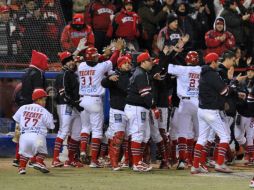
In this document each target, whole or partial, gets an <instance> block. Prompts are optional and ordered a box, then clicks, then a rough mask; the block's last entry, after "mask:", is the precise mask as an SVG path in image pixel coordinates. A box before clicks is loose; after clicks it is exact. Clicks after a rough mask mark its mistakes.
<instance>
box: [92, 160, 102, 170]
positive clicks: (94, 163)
mask: <svg viewBox="0 0 254 190" xmlns="http://www.w3.org/2000/svg"><path fill="white" fill-rule="evenodd" d="M89 167H90V168H102V166H101V165H100V164H99V162H98V161H97V162H93V161H92V162H91V163H90V165H89Z"/></svg>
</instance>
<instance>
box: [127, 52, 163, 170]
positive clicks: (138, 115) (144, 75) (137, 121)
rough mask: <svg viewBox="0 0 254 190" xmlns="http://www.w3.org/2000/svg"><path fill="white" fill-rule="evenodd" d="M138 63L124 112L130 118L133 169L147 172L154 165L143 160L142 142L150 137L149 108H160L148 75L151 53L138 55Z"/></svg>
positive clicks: (150, 65) (129, 129) (150, 67)
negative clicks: (157, 105) (154, 99)
mask: <svg viewBox="0 0 254 190" xmlns="http://www.w3.org/2000/svg"><path fill="white" fill-rule="evenodd" d="M137 63H138V66H137V67H136V69H135V71H134V73H133V75H132V77H131V78H130V84H129V90H128V95H127V98H126V103H127V104H126V106H125V108H124V112H125V114H126V116H127V118H128V134H129V135H130V136H131V147H130V148H131V153H132V162H133V171H140V172H146V171H150V170H151V169H152V167H151V166H149V165H147V164H145V163H144V162H143V161H142V156H143V151H142V146H141V143H142V142H147V139H148V140H149V138H150V131H148V129H149V127H147V125H148V115H149V109H151V108H152V111H154V112H157V113H158V112H159V110H158V109H156V107H155V105H153V96H152V91H151V90H152V86H151V83H150V79H149V75H148V71H150V70H151V69H152V67H153V63H152V61H151V58H150V55H149V53H141V54H140V55H139V56H138V57H137ZM148 134H149V135H148Z"/></svg>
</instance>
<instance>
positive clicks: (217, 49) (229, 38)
mask: <svg viewBox="0 0 254 190" xmlns="http://www.w3.org/2000/svg"><path fill="white" fill-rule="evenodd" d="M218 19H220V20H223V22H224V30H223V31H221V32H219V31H217V30H216V22H217V20H218ZM213 28H214V29H213V30H210V31H208V32H207V33H206V34H205V43H206V46H207V49H206V50H205V52H204V54H205V55H206V54H208V53H212V52H214V53H217V54H218V55H222V54H223V52H225V51H226V50H228V49H231V48H233V47H234V46H235V37H234V35H233V34H232V33H230V32H228V31H226V23H225V20H224V19H223V18H222V17H218V18H216V20H215V22H214V25H213ZM223 34H225V35H226V39H225V40H224V41H223V42H222V41H221V40H218V39H216V38H217V37H220V36H222V35H223Z"/></svg>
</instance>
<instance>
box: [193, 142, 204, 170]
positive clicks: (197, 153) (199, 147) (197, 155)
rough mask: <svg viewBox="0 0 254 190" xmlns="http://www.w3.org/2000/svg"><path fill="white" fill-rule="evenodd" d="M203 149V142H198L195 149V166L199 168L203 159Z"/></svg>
mask: <svg viewBox="0 0 254 190" xmlns="http://www.w3.org/2000/svg"><path fill="white" fill-rule="evenodd" d="M202 150H203V146H202V145H201V144H196V145H195V149H194V160H193V166H194V167H195V168H199V163H200V160H201V152H202Z"/></svg>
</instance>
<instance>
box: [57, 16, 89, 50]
mask: <svg viewBox="0 0 254 190" xmlns="http://www.w3.org/2000/svg"><path fill="white" fill-rule="evenodd" d="M82 38H86V39H87V40H86V45H87V46H94V34H93V31H92V28H91V27H90V26H89V25H87V24H85V20H84V15H83V14H82V13H76V14H74V16H73V19H72V22H71V23H70V24H68V25H67V26H65V28H64V30H63V32H62V35H61V45H62V48H63V49H64V50H66V51H69V52H74V51H75V50H76V48H77V47H78V44H79V41H80V39H82Z"/></svg>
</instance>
